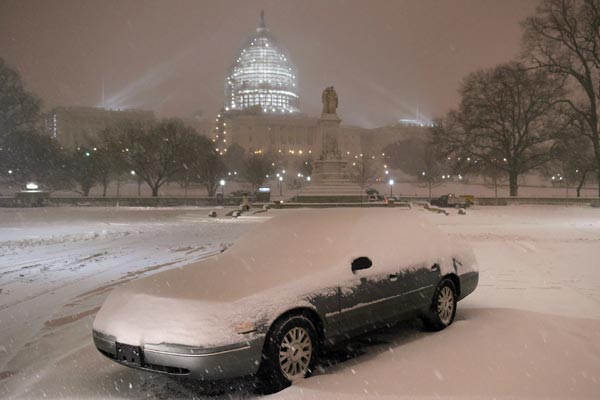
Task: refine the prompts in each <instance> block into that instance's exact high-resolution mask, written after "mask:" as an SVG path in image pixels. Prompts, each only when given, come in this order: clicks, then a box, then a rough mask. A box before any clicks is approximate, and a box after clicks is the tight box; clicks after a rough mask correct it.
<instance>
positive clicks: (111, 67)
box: [0, 0, 537, 127]
mask: <svg viewBox="0 0 600 400" xmlns="http://www.w3.org/2000/svg"><path fill="white" fill-rule="evenodd" d="M536 4H537V1H535V0H496V1H489V0H445V1H442V0H437V1H436V0H419V1H417V0H412V1H393V0H381V1H373V0H369V1H366V0H356V1H343V0H336V1H323V0H310V1H267V0H265V1H241V0H240V1H231V0H227V1H223V0H219V1H183V0H177V1H166V0H164V1H141V0H137V1H133V0H127V1H126V0H102V1H101V0H95V1H88V0H85V1H82V0H73V1H67V0H53V1H43V0H39V1H30V0H2V1H1V2H0V57H3V58H4V59H5V60H6V61H7V62H8V63H9V64H10V65H12V66H14V67H16V68H17V69H18V70H19V71H20V72H21V74H22V76H23V78H24V80H25V82H26V84H27V86H28V87H29V88H30V89H32V90H33V91H34V92H36V93H37V94H38V95H39V96H40V97H41V98H42V99H43V101H44V104H45V107H46V108H50V107H54V106H57V105H64V106H76V105H85V106H99V105H101V99H102V82H103V81H104V87H105V100H106V104H107V106H113V107H122V108H131V107H135V108H142V109H149V110H154V111H155V112H156V113H157V114H158V115H159V116H182V117H185V116H190V115H191V114H193V113H195V112H197V111H201V112H202V113H203V114H204V115H205V116H206V117H207V118H213V117H214V115H215V114H216V112H217V111H218V110H219V109H220V108H221V106H222V103H223V81H224V78H225V75H226V73H227V71H228V68H229V67H230V65H231V63H232V62H233V60H234V58H235V57H236V56H237V54H238V52H239V50H240V48H241V45H242V44H243V42H244V40H245V38H246V37H247V36H248V35H249V34H251V33H252V32H254V29H255V28H256V26H257V24H258V22H259V13H260V10H261V9H264V10H265V16H266V22H267V26H268V28H269V29H270V30H271V32H272V33H273V34H274V35H275V37H276V38H278V39H279V42H280V43H281V44H282V45H283V46H284V47H285V48H286V49H287V51H288V53H289V55H290V58H291V60H292V61H293V62H294V64H295V65H296V67H297V68H298V77H299V89H300V107H301V109H302V111H303V112H305V113H307V114H309V115H317V114H318V113H319V112H320V108H321V100H320V98H321V91H322V89H323V88H324V87H326V86H329V85H334V86H335V87H336V89H337V91H338V94H339V96H340V109H339V110H338V113H339V114H340V117H341V118H342V119H343V120H344V123H348V124H357V125H361V126H365V127H373V126H380V125H385V124H390V123H394V122H395V121H397V120H398V119H399V118H411V117H413V118H414V115H415V113H416V108H417V105H418V107H419V110H420V111H421V113H422V114H423V116H425V117H430V118H431V117H435V116H439V115H441V114H443V113H445V112H446V111H448V110H449V109H450V108H453V107H456V105H457V103H458V95H457V92H456V90H457V88H458V85H459V83H460V80H461V79H462V78H463V77H464V76H466V75H467V74H468V73H469V72H471V71H473V70H476V69H478V68H481V67H490V66H493V65H495V64H497V63H500V62H504V61H507V60H509V59H511V58H514V57H516V56H517V55H518V53H519V42H520V37H521V29H520V26H519V23H520V21H522V20H523V18H525V17H526V16H528V15H530V14H531V13H532V12H533V11H534V9H535V6H536Z"/></svg>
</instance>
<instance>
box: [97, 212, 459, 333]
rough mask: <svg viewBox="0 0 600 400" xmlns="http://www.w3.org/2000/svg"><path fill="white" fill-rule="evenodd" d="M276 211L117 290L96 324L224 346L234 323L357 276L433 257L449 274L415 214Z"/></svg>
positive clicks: (430, 229)
mask: <svg viewBox="0 0 600 400" xmlns="http://www.w3.org/2000/svg"><path fill="white" fill-rule="evenodd" d="M272 214H273V215H274V217H273V218H272V219H270V220H268V221H266V222H263V223H261V224H258V227H257V229H255V230H253V231H251V232H250V233H249V234H247V235H246V236H245V237H243V238H242V239H240V240H239V241H238V243H236V244H235V245H234V246H232V247H231V248H230V249H229V250H227V251H226V252H225V253H223V254H220V255H218V256H215V257H212V258H210V259H207V260H204V261H200V262H197V263H193V264H189V265H187V266H184V267H180V268H175V269H171V270H169V271H165V272H162V273H157V274H154V275H151V276H149V277H146V278H142V279H139V280H137V281H133V282H131V283H129V284H127V285H124V286H122V287H120V288H118V289H116V290H115V291H113V292H112V293H111V295H110V296H109V297H108V299H107V300H106V302H105V303H104V305H103V307H102V309H101V310H100V311H99V312H98V314H97V316H96V319H95V321H94V329H96V330H97V331H99V332H103V333H106V334H110V335H114V336H115V337H116V338H118V340H119V341H122V342H123V343H128V344H134V345H141V344H143V343H162V342H164V343H186V344H189V345H208V344H212V345H217V344H224V343H229V342H232V341H234V340H238V339H237V338H238V335H237V334H236V333H235V332H234V330H232V326H233V325H232V324H233V323H235V322H236V321H237V322H240V321H245V320H248V318H250V319H251V320H259V319H261V318H265V319H268V318H271V317H272V316H276V315H280V313H281V312H284V311H285V310H287V309H289V307H291V306H297V305H298V304H300V303H302V302H303V301H305V300H304V299H306V296H309V295H311V294H317V293H320V292H323V291H329V290H331V289H336V288H337V287H341V288H342V290H344V289H345V288H347V287H351V286H352V285H355V284H356V279H357V278H362V277H366V276H379V275H381V276H384V277H387V275H388V274H389V273H397V272H398V271H399V269H401V268H405V269H410V268H417V267H421V266H424V264H425V263H434V262H440V264H441V266H442V272H443V273H444V268H448V266H449V265H452V262H451V259H450V257H451V253H450V247H449V244H448V240H447V238H446V236H445V235H443V234H441V233H440V232H439V231H438V230H437V228H436V227H434V226H432V225H431V224H430V223H428V222H427V221H426V220H425V219H422V218H420V217H419V216H418V213H417V212H414V211H406V210H399V209H367V208H364V209H363V208H348V209H317V210H294V211H288V210H286V211H276V212H273V213H272ZM361 256H367V257H369V258H370V259H371V260H372V262H373V265H372V267H371V268H368V269H365V270H362V271H359V273H358V274H357V275H354V274H353V273H352V271H351V263H352V260H354V259H355V258H357V257H361ZM448 260H450V262H448ZM353 282H354V283H353ZM302 304H304V303H302Z"/></svg>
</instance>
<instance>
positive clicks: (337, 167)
mask: <svg viewBox="0 0 600 400" xmlns="http://www.w3.org/2000/svg"><path fill="white" fill-rule="evenodd" d="M341 122H342V121H341V120H340V118H339V117H338V116H337V114H322V115H321V119H320V120H319V133H320V135H321V141H322V149H321V158H320V159H319V160H316V161H315V162H314V163H313V173H312V176H311V178H312V181H311V183H310V184H308V185H307V186H305V187H304V188H302V190H301V191H300V193H299V194H298V195H297V196H296V200H297V201H299V202H307V203H329V202H341V203H344V202H360V201H361V199H362V188H361V187H360V186H359V185H357V184H356V183H354V182H352V180H351V179H350V171H349V169H348V161H346V160H343V159H342V155H341V151H340V148H339V132H340V129H339V127H340V123H341Z"/></svg>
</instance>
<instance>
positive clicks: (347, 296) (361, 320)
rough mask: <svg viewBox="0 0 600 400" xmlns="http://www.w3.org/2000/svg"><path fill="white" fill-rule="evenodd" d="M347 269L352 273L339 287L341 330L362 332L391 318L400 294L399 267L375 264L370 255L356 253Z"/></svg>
mask: <svg viewBox="0 0 600 400" xmlns="http://www.w3.org/2000/svg"><path fill="white" fill-rule="evenodd" d="M377 269H379V270H380V271H381V273H377ZM348 272H349V273H352V274H353V277H352V279H351V280H350V281H349V282H348V284H347V285H345V286H344V287H341V288H340V315H339V323H340V327H341V330H342V331H344V332H347V333H360V332H365V331H368V330H371V329H373V328H375V327H377V326H381V325H383V324H385V323H386V322H388V321H390V320H392V319H394V317H395V315H396V314H397V305H398V301H399V297H400V292H399V276H398V271H397V270H393V269H389V268H385V266H383V265H377V262H375V263H374V262H372V261H371V259H370V258H369V257H357V258H355V259H354V260H353V261H352V265H350V266H348Z"/></svg>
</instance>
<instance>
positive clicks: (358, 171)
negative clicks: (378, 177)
mask: <svg viewBox="0 0 600 400" xmlns="http://www.w3.org/2000/svg"><path fill="white" fill-rule="evenodd" d="M350 179H351V180H352V181H353V182H354V183H356V184H358V186H360V188H361V191H360V195H361V199H362V193H363V192H364V189H365V188H367V187H368V186H369V185H371V183H373V182H374V181H375V160H374V159H373V158H372V157H371V156H368V155H366V154H365V155H363V156H361V157H358V158H356V159H355V160H354V161H353V162H352V164H351V167H350Z"/></svg>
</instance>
